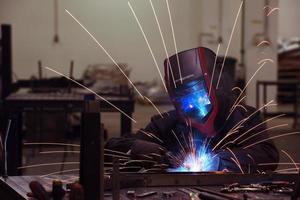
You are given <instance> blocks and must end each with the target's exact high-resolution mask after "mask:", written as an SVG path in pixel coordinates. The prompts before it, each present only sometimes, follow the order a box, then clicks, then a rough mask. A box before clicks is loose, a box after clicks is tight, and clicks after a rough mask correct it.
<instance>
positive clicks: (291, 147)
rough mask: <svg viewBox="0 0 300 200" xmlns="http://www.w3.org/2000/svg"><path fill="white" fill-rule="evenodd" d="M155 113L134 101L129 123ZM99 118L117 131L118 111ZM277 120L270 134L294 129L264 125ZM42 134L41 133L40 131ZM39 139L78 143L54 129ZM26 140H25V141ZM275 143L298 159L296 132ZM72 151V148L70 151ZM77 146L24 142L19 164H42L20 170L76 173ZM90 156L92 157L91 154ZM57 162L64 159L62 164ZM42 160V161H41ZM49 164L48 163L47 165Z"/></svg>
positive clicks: (165, 107) (139, 124) (142, 123)
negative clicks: (25, 144) (21, 160)
mask: <svg viewBox="0 0 300 200" xmlns="http://www.w3.org/2000/svg"><path fill="white" fill-rule="evenodd" d="M158 108H159V110H160V111H161V112H164V111H168V110H170V109H172V106H170V105H162V106H158ZM155 114H157V111H156V110H155V109H154V108H153V107H152V106H151V105H141V104H136V107H135V112H134V115H133V118H134V119H136V120H137V123H133V132H135V131H136V130H137V129H139V128H142V127H145V126H146V125H147V123H148V122H149V120H150V117H151V116H152V115H155ZM101 121H102V123H104V126H105V129H107V131H108V137H118V136H119V135H120V131H119V127H120V121H119V114H116V113H104V114H102V115H101ZM279 124H289V125H287V126H284V127H280V128H278V129H276V132H270V135H274V134H275V135H276V134H279V133H287V132H293V131H296V130H295V129H293V127H292V124H293V120H292V119H290V118H282V119H276V120H273V121H272V122H271V123H268V126H269V127H270V126H275V125H279ZM42 136H43V135H42ZM41 140H42V141H41V142H65V143H74V144H79V138H78V137H77V138H76V137H75V138H74V139H66V137H65V136H64V135H63V134H60V135H58V134H57V133H53V134H51V136H49V135H47V136H46V135H44V136H43V137H42V139H41ZM25 142H26V141H25ZM275 143H276V145H277V147H278V149H279V151H280V152H281V150H284V151H286V152H288V153H289V154H290V155H291V157H292V158H293V159H294V160H295V162H300V154H299V151H300V145H299V143H300V134H299V135H293V136H287V137H282V138H278V139H276V140H275ZM49 151H68V153H62V152H56V153H53V152H52V153H50V152H49ZM71 151H73V152H71ZM78 151H79V148H77V147H73V148H71V147H49V146H35V148H32V146H25V147H24V149H23V166H28V165H36V164H43V165H42V166H33V167H30V168H26V169H23V170H22V173H23V174H25V175H47V174H50V173H59V172H60V171H65V173H72V174H77V173H78V168H79V165H78V161H79V152H78ZM280 157H281V159H280V162H289V163H290V162H291V160H290V159H289V158H288V157H287V156H286V155H285V154H284V153H282V152H281V153H280ZM91 159H94V158H91ZM61 162H65V163H64V164H62V163H61ZM44 164H45V165H44ZM48 164H49V165H48ZM292 167H293V165H280V166H279V168H281V169H284V168H292Z"/></svg>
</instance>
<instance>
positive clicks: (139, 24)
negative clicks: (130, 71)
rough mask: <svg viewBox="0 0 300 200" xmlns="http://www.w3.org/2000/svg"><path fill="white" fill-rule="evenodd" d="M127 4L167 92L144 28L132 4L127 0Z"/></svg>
mask: <svg viewBox="0 0 300 200" xmlns="http://www.w3.org/2000/svg"><path fill="white" fill-rule="evenodd" d="M128 6H129V8H130V10H131V12H132V14H133V16H134V18H135V20H136V22H137V24H138V26H139V28H140V30H141V32H142V35H143V37H144V40H145V42H146V44H147V46H148V49H149V51H150V54H151V56H152V59H153V61H154V64H155V66H156V69H157V71H158V73H159V76H160V78H161V81H162V84H163V86H164V88H165V90H166V92H167V87H166V84H165V82H164V79H163V77H162V74H161V72H160V69H159V67H158V64H157V61H156V58H155V56H154V54H153V51H152V48H151V46H150V44H149V42H148V39H147V37H146V34H145V32H144V30H143V27H142V25H141V23H140V21H139V19H138V17H137V16H136V14H135V11H134V10H133V8H132V6H131V3H130V2H129V1H128Z"/></svg>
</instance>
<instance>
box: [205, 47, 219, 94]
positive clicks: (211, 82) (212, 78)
mask: <svg viewBox="0 0 300 200" xmlns="http://www.w3.org/2000/svg"><path fill="white" fill-rule="evenodd" d="M220 46H221V44H220V43H219V44H218V47H217V52H216V57H215V61H214V67H213V71H212V75H211V78H210V84H209V91H208V96H210V92H211V86H212V84H213V80H214V75H215V68H216V64H217V60H218V54H219V50H220Z"/></svg>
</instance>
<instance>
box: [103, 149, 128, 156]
mask: <svg viewBox="0 0 300 200" xmlns="http://www.w3.org/2000/svg"><path fill="white" fill-rule="evenodd" d="M104 151H108V152H112V153H117V154H121V155H124V156H129V155H128V154H127V153H124V152H121V151H115V150H111V149H104Z"/></svg>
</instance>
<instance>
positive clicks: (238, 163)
mask: <svg viewBox="0 0 300 200" xmlns="http://www.w3.org/2000/svg"><path fill="white" fill-rule="evenodd" d="M226 149H227V150H228V151H229V152H230V153H231V154H232V155H233V156H234V159H233V158H232V160H233V161H234V160H235V161H236V164H237V166H238V167H239V168H240V170H241V172H242V173H243V174H244V171H243V170H242V167H241V163H240V162H239V160H238V159H237V157H236V155H235V154H234V153H233V151H232V150H231V149H229V148H226Z"/></svg>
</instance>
